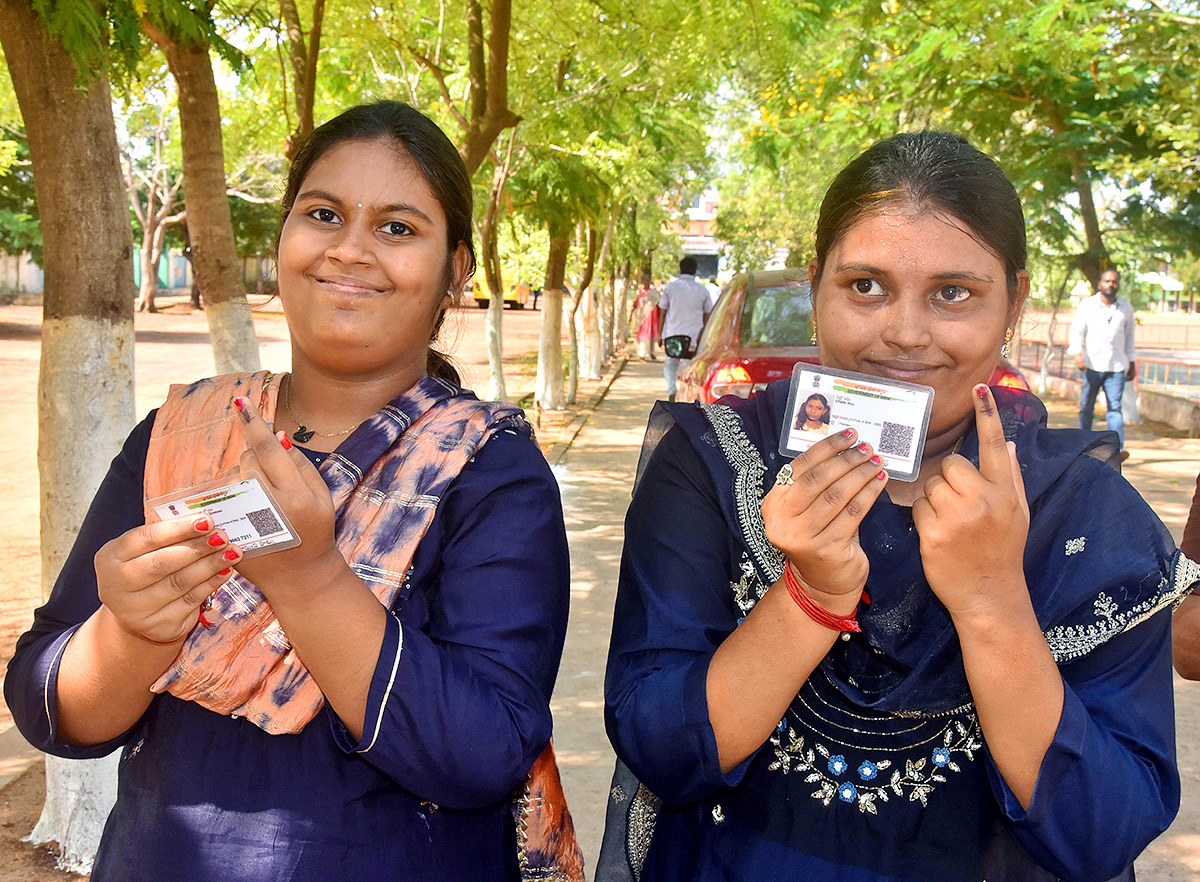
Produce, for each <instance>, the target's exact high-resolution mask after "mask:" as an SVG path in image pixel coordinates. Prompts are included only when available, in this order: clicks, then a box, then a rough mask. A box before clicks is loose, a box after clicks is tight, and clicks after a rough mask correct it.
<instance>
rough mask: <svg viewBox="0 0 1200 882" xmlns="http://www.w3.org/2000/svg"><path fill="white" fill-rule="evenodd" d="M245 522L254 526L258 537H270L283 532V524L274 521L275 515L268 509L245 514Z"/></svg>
mask: <svg viewBox="0 0 1200 882" xmlns="http://www.w3.org/2000/svg"><path fill="white" fill-rule="evenodd" d="M246 520H248V521H249V522H250V523H251V524H253V525H254V529H256V530H258V535H259V536H271V535H273V534H275V533H279V532H281V531H282V530H283V524H281V523H279V521H278V520H276V519H275V513H274V512H272V511H271V509H269V508H260V509H259V510H258V511H248V512H246Z"/></svg>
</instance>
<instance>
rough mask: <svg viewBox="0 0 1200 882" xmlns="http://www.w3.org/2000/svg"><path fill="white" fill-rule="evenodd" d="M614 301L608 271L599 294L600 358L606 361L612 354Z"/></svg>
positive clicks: (614, 322)
mask: <svg viewBox="0 0 1200 882" xmlns="http://www.w3.org/2000/svg"><path fill="white" fill-rule="evenodd" d="M615 311H616V303H615V302H614V294H613V277H612V274H611V273H610V274H609V275H608V277H607V279H606V282H605V286H604V287H603V288H602V289H601V294H600V359H601V361H608V360H609V359H610V358H612V356H613V335H614V334H615V333H616V330H617V329H616V316H615V315H614V313H615Z"/></svg>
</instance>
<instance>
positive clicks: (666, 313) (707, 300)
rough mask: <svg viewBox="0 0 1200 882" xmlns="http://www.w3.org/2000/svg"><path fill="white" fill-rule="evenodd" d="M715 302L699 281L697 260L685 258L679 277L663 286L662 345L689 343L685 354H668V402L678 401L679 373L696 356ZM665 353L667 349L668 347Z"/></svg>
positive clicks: (665, 361)
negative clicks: (673, 341) (675, 339)
mask: <svg viewBox="0 0 1200 882" xmlns="http://www.w3.org/2000/svg"><path fill="white" fill-rule="evenodd" d="M714 303H715V300H714V299H713V296H712V294H711V293H710V292H709V290H708V289H707V288H706V287H704V285H702V284H701V283H700V282H698V281H696V258H694V257H685V258H683V259H682V260H681V261H679V275H678V276H676V277H675V278H673V279H672V280H671V281H669V282H667V284H666V285H665V286H664V287H663V292H662V296H661V297H659V299H658V306H656V307H655V310H656V311H657V313H658V319H659V327H660V328H661V336H660V337H659V341H658V342H659V344H660V345H663V341H665V340H667V339H669V338H671V337H686V338H687V340H688V342H687V344H686V345H684V346H683V347H682V350H681V354H680V355H676V356H671V355H670V354H667V355H665V357H664V359H663V377H664V378H665V379H666V381H667V399H668V400H670V401H674V400H675V394H676V391H677V383H676V381H677V379H678V377H679V371H680V370H681V369H683V368H686V367H687V366H688V364H689V363H690V362H691V360H692V356H693V355H695V354H696V344H697V343H699V342H700V332H701V331H703V330H704V323H705V322H707V321H708V314H709V313H710V312H712V308H713V305H714ZM663 351H664V352H666V348H665V345H664V349H663Z"/></svg>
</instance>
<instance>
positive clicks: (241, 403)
mask: <svg viewBox="0 0 1200 882" xmlns="http://www.w3.org/2000/svg"><path fill="white" fill-rule="evenodd" d="M233 406H234V407H236V408H237V409H238V413H241V412H242V411H243V410H245V409H246V399H244V398H235V399H233Z"/></svg>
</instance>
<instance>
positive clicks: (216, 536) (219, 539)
mask: <svg viewBox="0 0 1200 882" xmlns="http://www.w3.org/2000/svg"><path fill="white" fill-rule="evenodd" d="M208 544H209V545H211V546H212V547H213V548H220V547H221V546H222V545H224V544H225V537H224V536H222V535H221V534H220V533H213V534H212V535H211V536H209V537H208Z"/></svg>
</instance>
